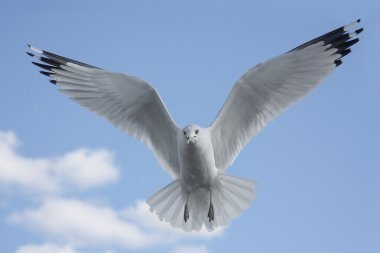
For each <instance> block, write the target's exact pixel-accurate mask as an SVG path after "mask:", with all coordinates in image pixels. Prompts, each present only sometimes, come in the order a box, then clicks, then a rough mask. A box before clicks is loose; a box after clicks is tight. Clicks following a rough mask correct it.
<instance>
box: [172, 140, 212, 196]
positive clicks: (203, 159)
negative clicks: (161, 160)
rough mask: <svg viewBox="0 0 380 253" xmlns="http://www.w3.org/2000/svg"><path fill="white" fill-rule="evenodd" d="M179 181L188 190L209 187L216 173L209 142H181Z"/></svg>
mask: <svg viewBox="0 0 380 253" xmlns="http://www.w3.org/2000/svg"><path fill="white" fill-rule="evenodd" d="M179 162H180V166H181V168H180V171H181V181H182V183H183V185H184V186H185V187H186V188H187V190H188V191H191V190H193V189H195V188H197V187H207V188H209V187H211V186H212V183H213V181H214V179H215V177H216V175H217V169H216V167H215V158H214V150H213V148H212V145H211V143H207V142H205V141H203V142H202V141H197V142H195V143H190V144H186V143H185V144H181V145H180V149H179Z"/></svg>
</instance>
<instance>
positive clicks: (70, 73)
mask: <svg viewBox="0 0 380 253" xmlns="http://www.w3.org/2000/svg"><path fill="white" fill-rule="evenodd" d="M28 46H29V47H30V49H31V50H32V51H34V54H32V53H29V52H28V55H30V56H32V57H35V58H37V59H39V61H40V62H41V63H38V62H33V63H34V64H35V65H37V66H38V67H40V68H42V69H44V71H41V73H42V74H44V75H47V76H48V77H49V78H50V82H52V83H53V84H56V85H57V86H58V87H59V90H60V91H61V92H62V93H64V94H66V95H68V96H69V97H70V98H72V99H73V100H75V101H76V102H78V103H79V104H81V105H82V106H84V107H86V108H88V109H90V110H91V111H94V112H96V113H98V114H100V115H101V116H103V117H105V118H106V119H108V120H109V121H110V122H111V123H112V124H113V125H115V126H116V127H118V128H120V129H122V130H123V131H125V132H127V133H128V134H129V135H131V136H134V137H136V138H137V139H139V140H141V141H142V142H143V143H145V144H146V145H147V146H148V147H149V148H151V149H152V150H153V153H154V154H155V156H156V158H157V160H158V161H159V162H160V164H161V165H162V166H163V167H164V168H165V169H166V170H167V171H168V173H169V174H171V175H172V176H173V177H178V175H179V162H178V156H177V134H178V132H179V129H178V127H177V126H176V124H175V122H174V121H173V120H172V118H171V116H170V115H169V113H168V111H167V110H166V108H165V105H164V104H163V102H162V100H161V98H160V96H159V94H158V93H157V91H156V90H155V89H154V88H153V87H151V86H150V85H149V84H147V83H146V82H144V81H143V80H140V79H139V78H137V77H132V76H128V75H125V74H121V73H112V72H108V71H106V70H103V69H99V68H97V67H94V66H91V65H88V64H85V63H81V62H78V61H75V60H71V59H68V58H65V57H62V56H59V55H56V54H53V53H50V52H47V51H44V50H40V49H37V48H34V47H32V46H30V45H28Z"/></svg>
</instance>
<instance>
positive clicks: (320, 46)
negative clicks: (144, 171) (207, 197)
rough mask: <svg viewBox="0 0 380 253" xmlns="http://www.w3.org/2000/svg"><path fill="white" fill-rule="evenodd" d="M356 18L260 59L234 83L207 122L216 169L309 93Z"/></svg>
mask: <svg viewBox="0 0 380 253" xmlns="http://www.w3.org/2000/svg"><path fill="white" fill-rule="evenodd" d="M358 22H360V20H357V21H355V22H353V23H351V24H349V25H347V26H343V27H340V28H338V29H336V30H334V31H331V32H329V33H327V34H325V35H322V36H320V37H318V38H316V39H313V40H311V41H309V42H307V43H305V44H302V45H300V46H299V47H296V48H294V49H293V50H291V51H289V52H287V53H285V54H283V55H280V56H278V57H275V58H273V59H271V60H269V61H266V62H264V63H261V64H258V65H257V66H255V67H254V68H252V69H251V70H249V71H248V72H247V73H245V74H244V75H243V76H242V77H241V78H240V79H239V80H238V81H237V82H236V83H235V85H234V87H233V89H232V91H231V92H230V94H229V96H228V98H227V100H226V102H225V104H224V105H223V107H222V108H221V110H220V112H219V114H218V116H217V118H216V119H215V121H214V122H213V123H212V124H211V126H210V131H211V136H212V142H213V146H214V153H215V161H216V166H217V168H218V169H225V168H227V167H229V166H230V165H231V164H232V163H233V161H234V159H235V157H236V156H237V155H238V153H239V152H240V150H241V149H242V148H243V147H244V145H246V144H247V143H248V142H249V141H250V139H251V138H252V137H253V136H254V135H256V134H257V133H258V132H259V131H260V130H261V129H262V128H264V127H265V126H266V125H267V124H268V122H269V121H271V120H272V119H273V118H274V117H275V116H277V115H278V114H280V113H281V112H282V111H283V110H284V109H285V108H287V107H288V106H289V105H290V104H292V103H294V102H296V101H297V100H299V99H300V98H302V97H304V96H305V95H307V94H308V93H309V92H310V91H311V90H312V89H313V88H315V87H316V86H317V85H318V84H319V83H320V82H321V81H322V80H323V79H324V78H325V77H326V76H327V75H328V74H329V73H330V72H331V71H332V70H333V69H334V68H335V67H337V66H339V65H340V64H341V63H342V61H341V58H342V57H344V56H345V55H347V54H349V53H350V52H351V50H350V49H349V47H350V46H352V45H353V44H355V43H357V42H358V41H359V39H358V38H355V39H352V38H353V37H355V36H356V35H357V34H359V33H360V32H362V31H363V29H358V30H356V31H353V32H351V33H350V30H351V29H352V27H353V26H354V25H356V24H357V23H358Z"/></svg>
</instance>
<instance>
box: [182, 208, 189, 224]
mask: <svg viewBox="0 0 380 253" xmlns="http://www.w3.org/2000/svg"><path fill="white" fill-rule="evenodd" d="M183 219H184V220H185V223H186V222H187V220H188V219H189V208H188V207H187V204H185V211H184V212H183Z"/></svg>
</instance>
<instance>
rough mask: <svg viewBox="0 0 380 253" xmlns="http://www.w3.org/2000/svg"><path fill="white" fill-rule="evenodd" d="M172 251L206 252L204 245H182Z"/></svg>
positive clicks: (185, 252) (181, 252)
mask: <svg viewBox="0 0 380 253" xmlns="http://www.w3.org/2000/svg"><path fill="white" fill-rule="evenodd" d="M172 253H208V250H207V247H206V246H203V245H202V246H195V245H184V246H178V247H176V248H175V249H174V250H173V251H172Z"/></svg>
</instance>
